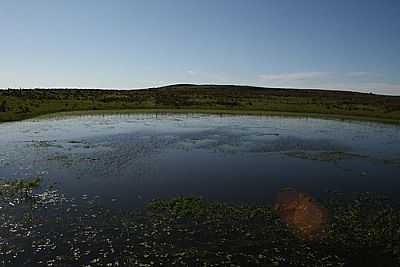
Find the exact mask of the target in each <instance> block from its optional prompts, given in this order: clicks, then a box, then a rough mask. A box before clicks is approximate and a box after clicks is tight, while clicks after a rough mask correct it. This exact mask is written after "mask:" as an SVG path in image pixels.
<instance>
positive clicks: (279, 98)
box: [0, 85, 400, 122]
mask: <svg viewBox="0 0 400 267" xmlns="http://www.w3.org/2000/svg"><path fill="white" fill-rule="evenodd" d="M122 109H130V110H152V111H157V110H159V111H179V110H181V111H185V110H190V111H202V112H229V113H235V112H237V113H266V114H268V113H274V112H275V113H284V114H285V113H294V114H296V113H298V114H307V115H322V114H324V115H332V116H342V117H358V118H368V119H375V120H382V121H388V122H399V121H400V97H395V96H381V95H374V94H362V93H355V92H343V91H326V90H295V89H271V88H258V87H248V86H230V85H172V86H167V87H161V88H153V89H144V90H78V89H76V90H72V89H35V90H12V89H10V90H0V121H12V120H20V119H26V118H31V117H34V116H38V115H43V114H48V113H53V112H62V111H82V110H122Z"/></svg>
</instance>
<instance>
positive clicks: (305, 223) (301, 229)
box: [275, 189, 327, 238]
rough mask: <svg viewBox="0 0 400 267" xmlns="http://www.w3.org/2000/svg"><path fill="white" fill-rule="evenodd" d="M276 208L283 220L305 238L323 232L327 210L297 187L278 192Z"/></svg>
mask: <svg viewBox="0 0 400 267" xmlns="http://www.w3.org/2000/svg"><path fill="white" fill-rule="evenodd" d="M275 209H276V211H277V212H278V214H279V217H280V218H281V220H282V222H284V223H286V224H288V225H289V226H290V227H292V228H294V229H296V230H297V232H298V233H299V234H300V235H301V236H302V237H304V238H313V237H315V236H318V235H319V234H322V232H323V230H324V228H325V225H326V221H327V211H326V209H325V208H324V207H322V205H320V204H319V203H318V202H317V201H316V200H314V199H313V198H312V197H310V196H309V195H307V194H305V193H301V192H298V191H297V190H295V189H285V190H282V191H281V192H280V193H279V194H278V198H277V201H276V204H275Z"/></svg>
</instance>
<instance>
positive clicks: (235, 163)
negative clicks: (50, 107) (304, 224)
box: [0, 113, 400, 208]
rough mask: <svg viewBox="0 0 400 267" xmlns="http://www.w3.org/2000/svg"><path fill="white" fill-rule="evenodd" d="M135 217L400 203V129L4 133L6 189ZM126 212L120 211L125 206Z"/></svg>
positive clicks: (204, 123) (276, 126) (262, 123)
mask: <svg viewBox="0 0 400 267" xmlns="http://www.w3.org/2000/svg"><path fill="white" fill-rule="evenodd" d="M30 177H40V178H41V179H42V181H43V186H50V185H53V186H56V187H57V188H59V189H61V190H62V191H63V192H64V193H65V194H66V195H69V196H75V197H80V196H82V195H91V196H96V197H97V198H98V199H99V200H100V201H102V202H103V203H104V204H105V205H108V204H109V205H118V207H128V208H136V207H140V206H142V205H143V204H144V203H146V202H147V201H149V200H151V199H154V198H160V197H171V196H177V195H195V196H198V195H200V196H204V197H207V198H209V199H214V200H222V201H227V202H247V203H256V204H258V203H265V202H271V201H272V200H273V199H274V198H275V195H276V193H277V192H278V191H279V190H280V189H282V188H285V187H292V188H296V189H298V190H301V191H304V192H307V193H309V194H311V195H314V196H318V197H323V195H324V193H326V192H327V191H339V192H345V193H350V192H364V191H371V192H375V193H380V194H384V195H387V196H388V197H390V198H393V199H396V200H399V198H400V194H399V193H400V127H399V126H395V125H386V124H380V123H373V122H356V121H341V120H327V119H315V118H294V117H270V116H231V115H229V116H228V115H205V114H115V113H114V114H101V115H89V114H86V115H85V114H82V115H74V116H66V115H64V116H51V117H46V118H39V119H31V120H25V121H21V122H12V123H3V124H0V179H4V180H7V179H14V178H30ZM116 203H118V204H116Z"/></svg>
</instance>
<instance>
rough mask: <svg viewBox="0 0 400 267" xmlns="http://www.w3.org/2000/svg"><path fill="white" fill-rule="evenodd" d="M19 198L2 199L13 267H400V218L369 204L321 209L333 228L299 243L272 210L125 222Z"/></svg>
mask: <svg viewBox="0 0 400 267" xmlns="http://www.w3.org/2000/svg"><path fill="white" fill-rule="evenodd" d="M17 198H19V196H15V199H10V198H5V197H4V196H3V195H1V194H0V207H2V215H1V216H0V225H1V226H0V235H1V236H2V239H1V240H0V255H2V257H1V259H0V263H2V264H3V265H4V264H5V265H6V266H48V264H49V263H50V264H51V265H53V266H75V265H79V266H89V265H90V266H151V265H155V266H156V265H165V266H168V265H175V266H193V265H210V266H211V265H223V266H226V265H236V266H244V265H247V266H257V265H260V266H279V265H282V266H397V265H398V264H400V254H399V251H400V250H399V249H400V239H399V238H400V230H399V226H400V209H399V208H398V207H397V206H395V205H393V204H392V203H391V202H388V201H387V200H385V199H382V198H379V197H376V196H373V195H368V194H362V195H358V196H357V197H354V198H351V199H347V198H344V197H342V196H341V195H337V194H335V195H332V197H331V198H329V199H328V200H326V201H325V202H323V204H324V206H325V207H326V209H327V212H328V214H329V220H328V221H327V224H326V227H325V228H324V233H325V234H324V235H320V236H319V237H318V238H313V239H308V238H303V237H302V236H301V235H298V234H297V232H296V231H295V230H294V229H293V228H292V227H291V226H289V225H287V224H286V222H285V221H284V220H282V219H281V217H280V216H279V213H278V212H277V210H275V209H274V208H273V207H272V206H268V205H265V206H253V205H239V204H228V203H223V202H217V201H210V200H207V199H204V198H198V197H177V198H171V199H158V200H154V201H151V202H150V203H149V204H148V205H147V206H146V207H144V208H143V209H139V210H135V211H123V212H119V211H115V210H114V211H113V210H109V209H107V208H103V207H102V206H101V205H100V204H99V203H97V200H96V198H92V197H90V196H88V195H83V196H81V197H80V198H68V197H66V196H64V195H63V194H62V193H60V192H59V191H57V190H44V191H42V192H35V193H33V194H32V196H31V198H30V201H28V202H18V201H16V199H17ZM9 202H12V203H14V204H13V205H10V204H8V203H9ZM15 237H18V238H15ZM361 256H363V257H364V258H365V261H363V262H361V263H360V260H361ZM377 262H379V264H376V263H377ZM360 264H362V265H360Z"/></svg>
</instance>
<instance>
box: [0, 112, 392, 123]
mask: <svg viewBox="0 0 400 267" xmlns="http://www.w3.org/2000/svg"><path fill="white" fill-rule="evenodd" d="M102 113H108V114H129V113H131V114H140V113H160V114H169V113H172V114H174V113H175V114H182V113H188V114H212V115H238V116H240V115H248V116H274V117H295V118H299V117H303V118H320V119H330V120H345V121H359V122H376V123H383V124H390V125H400V120H396V119H390V118H378V117H368V116H354V115H340V114H326V113H307V112H288V111H267V110H233V109H230V110H229V109H172V108H159V109H158V108H139V109H104V110H93V109H90V110H72V111H56V112H50V113H44V114H39V115H35V116H32V117H27V118H23V119H17V120H9V121H2V122H0V124H1V123H5V122H16V121H23V120H30V119H43V118H50V117H54V116H79V115H98V114H102Z"/></svg>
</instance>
